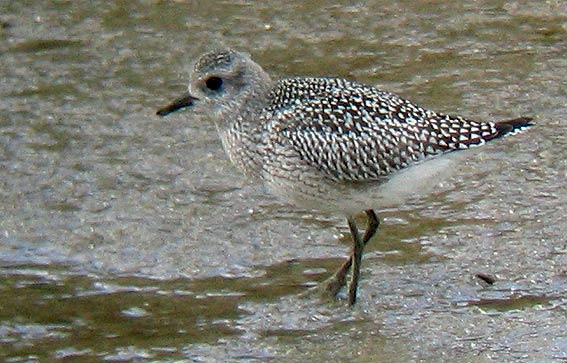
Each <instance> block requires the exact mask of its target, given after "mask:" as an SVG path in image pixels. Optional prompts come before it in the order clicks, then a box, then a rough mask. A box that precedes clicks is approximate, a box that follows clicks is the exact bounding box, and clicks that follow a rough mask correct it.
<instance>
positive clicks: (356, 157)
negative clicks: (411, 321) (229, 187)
mask: <svg viewBox="0 0 567 363" xmlns="http://www.w3.org/2000/svg"><path fill="white" fill-rule="evenodd" d="M182 109H189V110H191V111H192V112H193V113H194V114H199V115H204V116H205V117H206V118H207V119H208V120H209V121H212V122H213V123H214V124H215V126H216V129H217V132H218V135H219V137H220V140H221V143H222V146H223V148H224V150H225V152H226V154H227V155H228V158H229V159H230V160H231V162H232V163H233V164H234V165H235V166H236V168H237V169H239V170H240V171H241V172H242V173H243V174H244V175H246V176H248V177H250V178H252V179H254V180H257V181H258V182H260V183H262V184H263V185H264V186H266V187H267V189H268V190H269V192H271V193H273V194H275V195H276V196H278V197H279V198H281V199H282V200H283V201H284V202H287V203H290V204H292V205H295V206H297V207H299V208H303V209H304V210H312V211H314V212H317V213H322V214H332V215H340V216H344V217H346V220H347V224H348V227H349V230H350V233H351V236H352V245H353V247H352V253H351V254H350V256H349V257H348V259H346V261H345V262H344V263H343V264H342V265H341V266H340V268H339V269H338V270H337V271H336V273H335V274H334V275H333V276H332V277H331V278H330V279H329V280H328V282H327V284H326V290H327V291H328V292H329V293H330V294H331V295H332V296H333V297H335V298H336V297H337V296H338V294H339V292H340V291H341V290H342V288H343V287H346V286H347V282H346V279H347V275H348V273H349V271H350V270H351V269H352V275H351V278H350V282H349V283H348V305H350V306H353V305H355V303H356V301H357V291H358V285H359V280H360V270H361V263H362V257H363V251H364V247H365V245H366V244H367V243H368V242H369V241H370V240H371V239H372V238H373V236H374V235H375V234H376V232H377V231H378V229H379V226H380V219H379V218H378V215H377V213H376V210H380V209H381V208H386V207H390V206H396V205H400V204H402V203H404V201H406V200H407V199H408V198H409V197H411V196H416V195H417V196H420V195H423V194H424V193H426V192H427V191H430V190H431V189H432V188H434V187H435V185H437V184H438V182H439V180H440V179H441V178H443V177H444V176H445V175H446V174H448V171H449V170H450V169H453V168H455V167H456V166H458V164H457V165H454V162H452V159H453V158H452V157H451V156H452V155H457V154H459V153H462V152H463V150H466V149H470V148H473V147H477V146H481V145H484V144H485V143H487V142H489V141H492V140H495V139H498V138H500V137H502V136H505V135H513V134H516V133H518V132H519V131H522V130H525V129H527V128H529V127H531V126H532V125H533V118H531V117H518V118H514V119H509V120H503V121H498V122H492V121H490V122H484V121H476V120H471V119H468V118H464V117H461V116H452V115H449V114H445V113H439V112H435V111H431V110H428V109H425V108H423V107H421V106H418V105H416V104H414V103H412V102H411V101H409V100H406V99H404V98H402V97H400V96H398V95H396V94H394V93H390V92H387V91H383V90H380V89H378V88H376V87H373V86H370V85H367V84H364V83H360V82H356V81H351V80H348V79H344V78H336V77H289V78H282V79H277V80H273V79H272V78H271V77H270V75H269V74H268V73H267V72H266V71H265V70H264V69H263V68H262V67H261V66H260V65H259V64H258V63H256V62H255V61H253V60H252V58H251V56H250V55H249V54H248V53H245V52H239V51H236V50H233V49H229V48H224V49H216V50H213V51H209V52H207V53H205V54H203V55H201V56H200V57H199V58H198V59H197V60H196V61H195V62H194V63H193V67H192V69H191V73H190V81H189V86H188V92H186V93H184V94H183V95H182V96H181V97H179V98H177V99H175V100H174V101H173V102H171V103H169V104H168V105H167V106H165V107H163V108H160V109H159V110H158V111H157V115H158V116H161V117H164V116H167V115H169V114H171V113H173V112H176V111H179V110H182ZM362 213H364V214H365V215H366V218H367V226H366V228H365V230H364V233H363V234H361V233H360V232H359V227H358V226H357V224H356V222H355V217H356V216H357V215H359V214H362Z"/></svg>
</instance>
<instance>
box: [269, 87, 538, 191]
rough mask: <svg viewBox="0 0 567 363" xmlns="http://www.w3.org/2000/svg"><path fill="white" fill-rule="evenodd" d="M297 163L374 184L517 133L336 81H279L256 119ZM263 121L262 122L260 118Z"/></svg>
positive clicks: (514, 124) (335, 176)
mask: <svg viewBox="0 0 567 363" xmlns="http://www.w3.org/2000/svg"><path fill="white" fill-rule="evenodd" d="M266 114H267V115H268V116H267V118H268V119H271V120H269V122H270V123H273V124H276V125H277V126H276V127H275V129H277V130H276V131H274V127H272V129H271V130H270V132H278V133H279V134H280V137H281V138H285V139H287V140H288V141H289V143H290V144H291V145H292V147H293V149H294V150H295V151H296V152H297V153H298V154H299V155H300V156H301V158H302V159H303V160H305V161H307V162H308V163H310V164H311V165H313V166H315V167H316V168H317V169H318V170H320V171H321V172H323V173H325V174H326V175H327V177H329V178H331V179H333V180H341V181H345V180H350V181H367V180H377V179H380V178H382V177H385V176H388V175H389V174H391V173H393V172H395V171H397V170H401V169H403V168H406V167H408V166H409V165H412V164H413V163H416V162H420V161H422V160H423V159H426V158H428V157H432V156H435V155H438V154H442V153H445V152H449V151H455V150H462V149H467V148H469V147H473V146H479V145H483V144H484V143H485V142H486V141H489V140H491V139H494V138H497V137H500V136H502V135H503V134H505V133H507V132H510V131H512V130H514V129H516V128H519V127H525V126H528V125H529V121H530V119H528V118H523V119H518V120H515V121H514V122H511V123H510V122H508V123H507V124H506V125H508V126H509V127H499V126H498V124H497V123H494V122H477V121H472V120H468V119H465V118H462V117H453V116H449V115H445V114H440V113H436V112H433V111H430V110H426V109H424V108H422V107H419V106H416V105H414V104H413V103H411V102H409V101H407V100H405V99H402V98H400V97H398V96H396V95H394V94H392V93H389V92H384V91H380V90H378V89H376V88H374V87H371V86H367V85H364V84H361V83H357V82H352V81H348V80H344V79H338V78H291V79H283V80H280V81H278V82H277V83H276V84H275V86H274V88H273V89H272V90H271V92H270V93H269V96H268V104H267V106H266V107H265V109H264V110H263V113H262V115H263V116H264V115H266ZM264 117H266V116H264Z"/></svg>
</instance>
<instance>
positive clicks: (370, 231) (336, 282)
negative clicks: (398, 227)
mask: <svg viewBox="0 0 567 363" xmlns="http://www.w3.org/2000/svg"><path fill="white" fill-rule="evenodd" d="M365 213H366V216H367V217H368V226H367V227H366V231H365V232H364V236H363V237H362V245H363V248H364V246H365V245H366V244H367V243H368V241H370V239H371V238H372V236H374V234H376V231H377V230H378V227H379V226H380V221H379V219H378V217H377V216H376V213H375V212H374V211H373V210H372V209H368V210H366V211H365ZM350 225H351V223H350V222H349V227H350ZM353 225H354V226H355V228H356V225H355V224H353ZM351 233H352V227H351ZM357 233H358V231H357ZM359 239H360V238H359ZM353 241H354V235H353ZM355 243H356V242H355ZM353 258H354V250H353V254H352V255H350V257H349V258H348V259H347V260H346V261H345V262H344V263H343V265H342V266H341V267H340V268H339V269H338V270H337V272H336V273H335V275H334V276H333V278H332V279H331V280H330V281H329V283H328V284H327V291H329V293H330V294H331V295H332V296H337V294H338V293H339V291H340V290H341V289H342V287H343V286H345V285H346V274H347V273H348V271H349V270H350V267H351V266H352V262H353Z"/></svg>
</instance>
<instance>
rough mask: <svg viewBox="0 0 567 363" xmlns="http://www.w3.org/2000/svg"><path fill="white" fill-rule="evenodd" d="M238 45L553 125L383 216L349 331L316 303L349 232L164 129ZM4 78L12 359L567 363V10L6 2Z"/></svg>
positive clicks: (5, 256) (200, 134)
mask: <svg viewBox="0 0 567 363" xmlns="http://www.w3.org/2000/svg"><path fill="white" fill-rule="evenodd" d="M222 45H228V46H231V47H233V48H236V49H240V50H244V51H247V52H249V53H250V54H251V55H252V57H253V58H254V59H255V60H256V61H258V62H259V63H260V64H261V65H263V67H264V68H265V69H266V70H267V71H269V72H270V73H271V74H272V75H273V76H274V77H276V78H277V77H285V76H293V75H332V76H341V77H347V78H351V79H354V80H358V81H362V82H365V83H370V84H375V85H378V86H379V87H381V88H384V89H387V90H389V91H393V92H396V93H399V94H401V95H403V96H405V97H406V98H409V99H411V100H413V101H415V102H417V103H419V104H421V105H424V106H426V107H429V108H432V109H435V110H438V111H443V112H450V113H458V114H462V115H464V116H467V117H470V118H478V119H506V118H513V117H516V116H521V115H531V116H534V117H535V118H536V122H537V126H536V127H534V128H533V129H531V130H529V131H528V132H525V133H522V134H521V135H517V136H515V137H511V138H506V139H503V140H500V141H498V142H495V143H491V144H490V145H487V146H485V147H483V148H482V150H479V151H478V152H476V153H474V154H472V155H471V157H470V158H468V159H467V161H466V162H465V163H464V165H462V168H461V169H460V170H459V171H458V173H456V175H455V176H454V177H452V178H450V179H449V180H446V181H444V182H443V183H442V184H440V185H439V187H438V188H437V189H436V191H435V192H434V193H432V194H431V195H428V196H424V197H423V198H421V199H419V200H415V201H412V202H411V203H409V204H407V205H404V206H402V207H400V208H399V209H392V210H386V211H381V213H380V215H381V217H382V220H383V224H382V225H383V228H382V229H381V231H380V233H379V235H377V237H376V238H375V239H374V240H373V241H372V243H371V244H370V245H369V247H368V252H367V253H366V255H365V260H364V264H363V278H362V282H361V287H360V289H361V290H360V298H359V304H358V305H357V306H356V307H355V308H354V309H350V308H348V307H346V303H345V301H343V300H341V301H337V302H330V301H327V300H325V299H321V298H320V296H319V295H318V294H317V293H316V292H311V290H310V289H311V288H312V287H313V286H316V285H317V283H318V282H320V281H323V280H324V279H326V278H327V277H328V276H329V275H330V274H331V273H332V271H334V270H335V269H336V268H337V267H338V266H339V265H340V264H341V262H342V259H343V258H344V257H345V256H346V255H347V254H348V253H349V236H348V233H347V229H346V226H345V222H344V221H343V220H341V219H340V218H338V217H333V216H331V217H328V216H319V215H313V214H312V213H309V212H306V211H300V210H296V209H295V208H293V206H288V205H286V204H284V203H282V202H280V201H278V200H276V199H274V198H273V197H270V196H269V195H267V194H266V193H265V192H264V190H263V189H262V187H261V186H258V185H254V184H253V183H250V182H249V181H247V180H245V179H244V178H243V177H241V176H240V175H239V174H238V172H237V171H236V170H235V169H234V168H233V167H232V166H231V165H230V163H229V161H228V159H227V158H226V156H225V155H224V152H223V150H222V149H221V145H220V142H219V141H218V138H217V135H216V130H215V128H214V125H212V124H211V123H210V122H208V120H206V119H204V118H197V117H192V115H191V114H190V113H187V112H186V113H179V114H176V115H172V116H171V117H169V118H167V119H159V118H157V117H156V116H155V111H156V109H157V108H159V107H161V106H163V105H164V104H165V103H167V102H168V101H170V100H171V99H173V98H175V97H176V96H178V95H179V94H180V93H181V92H183V90H184V88H185V81H186V79H187V76H188V69H189V66H190V62H191V60H193V59H195V57H197V56H198V55H199V54H200V53H201V52H203V51H206V50H210V49H212V48H215V47H218V46H222ZM0 58H1V59H0V75H1V79H2V81H1V82H0V93H1V97H0V111H1V113H0V293H1V297H2V298H1V300H0V360H2V361H7V362H40V361H41V362H45V361H65V362H94V361H130V362H185V361H187V362H192V361H195V362H215V361H218V362H225V361H226V362H264V361H274V362H299V361H312V362H329V361H331V362H344V361H350V362H376V361H388V362H409V361H420V362H439V361H449V362H455V361H458V362H492V361H495V362H503V361H519V362H565V361H566V360H567V307H566V306H567V305H566V303H567V297H566V294H567V268H566V267H565V266H567V242H566V237H565V235H566V234H567V218H566V215H567V210H566V207H565V205H566V204H567V187H566V182H565V181H566V178H567V162H566V159H567V137H566V135H567V5H566V3H565V2H564V1H496V0H491V1H489V0H485V1H463V2H437V1H398V2H389V1H388V2H387V1H368V2H361V3H358V4H355V5H353V4H352V3H350V2H343V3H337V4H330V3H327V2H319V1H317V2H296V3H290V2H271V1H264V2H244V1H234V2H232V1H210V2H196V1H152V0H148V1H116V2H105V1H3V2H1V3H0ZM478 274H480V275H481V276H484V275H487V276H488V277H489V278H490V277H494V278H495V279H496V282H495V283H494V284H492V285H490V284H487V283H486V282H485V281H484V280H483V279H481V278H478V277H477V275H478ZM485 280H486V278H485Z"/></svg>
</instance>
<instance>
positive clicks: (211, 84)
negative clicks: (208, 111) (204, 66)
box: [205, 77, 223, 91]
mask: <svg viewBox="0 0 567 363" xmlns="http://www.w3.org/2000/svg"><path fill="white" fill-rule="evenodd" d="M222 83H223V82H222V78H220V77H209V78H207V80H206V81H205V85H206V86H207V88H208V89H210V90H211V91H218V90H219V89H221V87H222Z"/></svg>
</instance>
